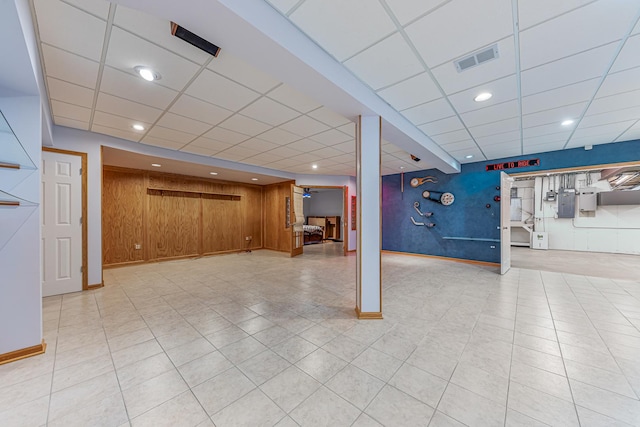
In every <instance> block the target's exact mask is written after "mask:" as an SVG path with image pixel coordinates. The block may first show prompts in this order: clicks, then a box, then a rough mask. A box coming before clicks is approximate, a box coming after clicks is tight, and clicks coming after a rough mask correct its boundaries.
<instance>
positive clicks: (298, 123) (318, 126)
mask: <svg viewBox="0 0 640 427" xmlns="http://www.w3.org/2000/svg"><path fill="white" fill-rule="evenodd" d="M280 128H281V129H284V130H286V131H289V132H291V133H294V134H296V135H300V136H304V137H308V136H311V135H315V134H316V133H320V132H324V131H325V130H328V129H329V126H327V125H325V124H323V123H320V122H319V121H317V120H315V119H312V118H311V117H307V116H301V117H298V118H297V119H294V120H292V121H290V122H287V123H285V124H283V125H280Z"/></svg>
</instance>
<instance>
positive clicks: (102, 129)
mask: <svg viewBox="0 0 640 427" xmlns="http://www.w3.org/2000/svg"><path fill="white" fill-rule="evenodd" d="M91 132H97V133H101V134H104V135H109V136H114V137H116V138H121V139H126V140H129V141H134V142H138V141H140V137H141V136H142V135H140V134H137V133H133V132H127V131H124V130H122V129H115V128H110V127H107V126H100V125H97V124H95V123H94V124H93V126H91Z"/></svg>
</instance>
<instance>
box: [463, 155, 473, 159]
mask: <svg viewBox="0 0 640 427" xmlns="http://www.w3.org/2000/svg"><path fill="white" fill-rule="evenodd" d="M464 158H465V159H472V158H473V154H467V155H466V156H464Z"/></svg>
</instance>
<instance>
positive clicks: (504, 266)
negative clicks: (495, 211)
mask: <svg viewBox="0 0 640 427" xmlns="http://www.w3.org/2000/svg"><path fill="white" fill-rule="evenodd" d="M512 183H513V178H511V177H510V176H509V175H507V174H506V173H504V172H500V274H505V273H506V272H507V271H509V269H510V268H511V184H512Z"/></svg>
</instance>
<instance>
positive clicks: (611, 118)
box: [580, 106, 640, 128]
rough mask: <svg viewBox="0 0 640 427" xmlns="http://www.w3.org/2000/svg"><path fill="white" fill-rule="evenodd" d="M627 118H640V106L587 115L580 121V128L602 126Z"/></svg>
mask: <svg viewBox="0 0 640 427" xmlns="http://www.w3.org/2000/svg"><path fill="white" fill-rule="evenodd" d="M627 120H640V106H638V107H632V108H625V109H624V110H616V111H611V112H608V113H601V114H593V115H587V116H585V117H584V118H583V119H582V121H581V122H580V128H583V127H584V128H588V127H592V126H600V125H605V124H608V123H616V122H622V121H627Z"/></svg>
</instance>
